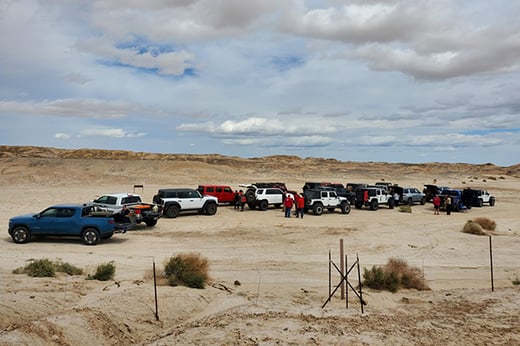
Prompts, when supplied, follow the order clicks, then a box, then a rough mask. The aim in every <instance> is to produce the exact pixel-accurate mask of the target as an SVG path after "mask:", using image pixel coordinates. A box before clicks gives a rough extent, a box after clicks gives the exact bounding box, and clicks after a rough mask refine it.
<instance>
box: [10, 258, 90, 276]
mask: <svg viewBox="0 0 520 346" xmlns="http://www.w3.org/2000/svg"><path fill="white" fill-rule="evenodd" d="M56 272H59V273H65V274H68V275H81V274H83V270H82V269H81V268H78V267H76V266H74V265H72V264H70V263H63V262H60V261H57V262H52V261H51V260H49V259H41V260H31V261H30V263H29V264H27V265H26V266H25V267H21V268H17V269H15V270H13V274H27V275H29V276H34V277H53V276H55V275H56Z"/></svg>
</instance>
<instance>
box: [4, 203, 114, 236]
mask: <svg viewBox="0 0 520 346" xmlns="http://www.w3.org/2000/svg"><path fill="white" fill-rule="evenodd" d="M8 232H9V235H10V236H11V238H12V239H13V241H14V242H15V243H18V244H22V243H27V242H28V241H29V240H30V239H31V237H32V236H67V237H68V236H71V237H81V239H82V240H83V243H85V244H86V245H96V244H97V243H99V241H100V240H101V239H108V238H110V237H112V235H113V234H114V233H115V232H119V230H118V229H116V225H115V223H114V219H113V218H112V217H107V216H106V215H105V214H102V213H95V212H94V209H93V208H92V207H91V206H86V205H82V204H61V205H54V206H51V207H48V208H47V209H45V210H43V211H42V212H40V213H37V214H26V215H20V216H15V217H13V218H11V219H9V230H8Z"/></svg>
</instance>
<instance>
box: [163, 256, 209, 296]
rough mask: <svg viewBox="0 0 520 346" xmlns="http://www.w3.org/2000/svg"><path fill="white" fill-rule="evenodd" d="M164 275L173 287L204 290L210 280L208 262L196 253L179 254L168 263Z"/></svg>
mask: <svg viewBox="0 0 520 346" xmlns="http://www.w3.org/2000/svg"><path fill="white" fill-rule="evenodd" d="M164 273H165V276H166V277H167V279H168V284H170V285H171V286H179V285H181V286H186V287H191V288H204V285H205V284H206V282H207V281H208V280H209V276H208V260H207V259H206V258H203V257H201V256H200V255H199V254H196V253H187V254H179V255H177V256H174V257H171V258H170V259H169V260H168V261H167V262H166V264H165V267H164Z"/></svg>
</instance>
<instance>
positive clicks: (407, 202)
mask: <svg viewBox="0 0 520 346" xmlns="http://www.w3.org/2000/svg"><path fill="white" fill-rule="evenodd" d="M406 204H408V205H412V204H413V199H412V198H411V197H410V198H408V200H407V201H406Z"/></svg>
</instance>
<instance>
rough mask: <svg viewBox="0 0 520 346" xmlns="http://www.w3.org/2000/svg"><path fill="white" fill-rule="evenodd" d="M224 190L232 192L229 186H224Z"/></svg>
mask: <svg viewBox="0 0 520 346" xmlns="http://www.w3.org/2000/svg"><path fill="white" fill-rule="evenodd" d="M224 192H233V190H231V188H230V187H225V188H224Z"/></svg>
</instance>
